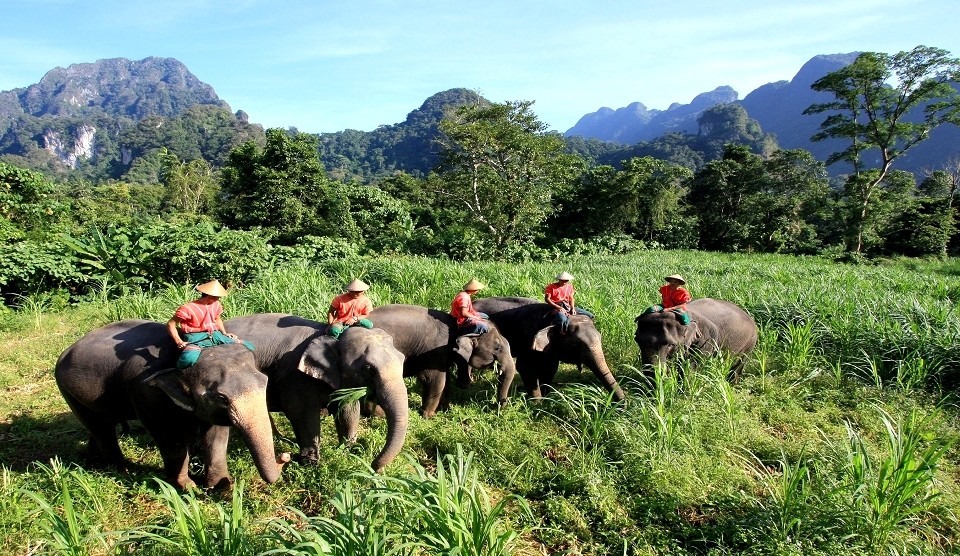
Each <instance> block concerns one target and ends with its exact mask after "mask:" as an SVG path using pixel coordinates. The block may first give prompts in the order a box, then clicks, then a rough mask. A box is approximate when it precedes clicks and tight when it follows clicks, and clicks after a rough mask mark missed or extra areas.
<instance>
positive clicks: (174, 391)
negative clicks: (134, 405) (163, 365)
mask: <svg viewBox="0 0 960 556" xmlns="http://www.w3.org/2000/svg"><path fill="white" fill-rule="evenodd" d="M144 382H146V383H147V384H149V385H150V386H154V387H156V388H159V389H160V390H163V392H164V393H165V394H166V395H167V396H170V399H171V400H172V401H173V403H175V404H177V405H178V406H180V407H182V408H183V409H186V410H187V411H189V412H191V413H193V411H194V406H193V398H192V397H191V396H190V391H189V389H188V388H187V383H186V382H184V380H183V374H181V373H179V372H177V369H163V370H162V371H157V372H156V373H154V374H152V375H150V376H149V377H147V378H146V379H145V380H144Z"/></svg>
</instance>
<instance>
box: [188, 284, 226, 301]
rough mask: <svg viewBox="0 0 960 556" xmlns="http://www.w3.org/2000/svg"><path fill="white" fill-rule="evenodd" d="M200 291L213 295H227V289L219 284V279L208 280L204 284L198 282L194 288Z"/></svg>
mask: <svg viewBox="0 0 960 556" xmlns="http://www.w3.org/2000/svg"><path fill="white" fill-rule="evenodd" d="M194 289H195V290H197V291H198V292H200V293H203V294H207V295H210V296H213V297H223V296H225V295H227V290H226V289H224V287H223V286H221V285H220V280H210V281H209V282H206V283H204V284H200V285H199V286H197V287H196V288H194Z"/></svg>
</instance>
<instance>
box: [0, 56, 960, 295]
mask: <svg viewBox="0 0 960 556" xmlns="http://www.w3.org/2000/svg"><path fill="white" fill-rule="evenodd" d="M958 68H960V63H958V61H957V60H956V59H954V58H950V57H949V56H948V53H946V52H945V51H942V50H939V49H935V48H929V47H917V48H916V49H914V50H913V51H911V52H908V53H900V54H898V55H885V54H878V53H866V54H864V55H861V56H860V57H859V58H858V59H857V61H856V62H854V63H853V64H851V65H849V66H847V67H845V68H843V69H841V70H838V71H836V72H833V73H831V74H829V75H827V76H825V77H824V78H822V79H821V80H819V81H817V82H816V83H814V85H813V87H814V89H816V90H818V91H823V92H829V93H831V94H832V95H833V96H834V97H835V98H836V99H837V101H836V102H833V103H825V104H821V105H813V106H811V107H810V108H809V109H808V111H809V113H811V114H821V115H822V116H823V118H824V123H823V125H822V126H821V132H820V134H819V135H820V136H819V137H815V139H833V140H836V139H841V140H844V141H845V142H846V144H849V145H850V147H849V148H847V149H845V150H843V151H840V152H837V153H835V155H834V156H832V157H831V158H830V159H829V160H827V162H826V163H829V164H833V163H842V164H846V165H849V166H850V167H851V168H852V169H853V170H852V172H851V173H849V174H844V175H842V176H838V177H834V178H830V177H829V175H828V173H827V169H826V163H824V162H820V161H818V160H816V159H815V158H814V157H813V156H812V155H811V154H810V153H809V152H807V151H805V150H802V149H780V148H778V146H777V143H776V140H775V138H774V137H772V136H770V135H769V134H766V133H764V132H763V130H762V129H761V128H760V126H759V124H757V122H756V121H754V120H752V119H750V118H749V116H748V115H747V113H746V111H745V110H744V109H743V108H742V107H741V106H739V105H736V104H722V105H718V106H715V107H713V108H711V109H708V110H706V111H704V112H703V113H702V114H701V115H700V117H699V118H698V120H697V122H698V131H697V133H696V134H684V133H672V134H668V135H665V136H663V137H661V138H659V139H656V140H654V141H650V142H640V143H637V144H635V145H630V146H622V145H614V144H611V143H604V142H601V141H595V140H583V139H579V138H564V137H562V136H560V135H559V134H557V133H554V132H548V131H547V130H546V126H545V124H543V123H542V122H541V121H539V119H538V118H537V116H536V114H535V113H534V111H533V103H532V102H530V101H507V102H504V103H491V102H489V101H487V100H485V99H483V98H481V97H479V96H478V95H476V94H475V93H472V92H470V91H467V90H463V89H455V90H451V91H447V92H446V93H441V94H438V95H435V96H434V97H431V98H430V99H428V100H427V102H425V103H424V105H423V106H422V107H421V108H420V109H419V110H416V111H414V112H412V113H411V114H410V116H409V117H408V118H407V120H406V121H405V122H403V123H402V124H397V125H395V126H382V127H381V128H380V129H378V130H376V131H374V132H371V133H363V132H354V131H350V130H348V131H344V132H340V133H336V134H323V135H320V136H317V135H311V134H306V133H301V132H299V131H297V130H296V129H286V130H283V129H268V130H263V129H262V128H261V127H260V126H257V125H252V124H250V123H249V122H247V120H246V117H245V115H244V114H243V113H242V112H238V113H236V114H234V113H231V112H230V110H229V108H228V107H225V106H221V105H218V104H215V103H213V104H195V105H193V106H190V107H187V108H184V109H183V110H180V111H173V112H176V115H170V116H161V115H151V116H147V117H143V118H141V119H139V120H136V119H134V118H132V117H131V119H130V120H129V121H128V122H127V123H126V124H125V125H120V126H118V127H117V128H116V129H115V130H114V132H113V133H112V134H107V135H108V136H112V137H114V138H115V140H114V141H113V142H109V141H106V142H104V141H101V142H99V143H98V144H97V149H98V151H97V153H96V156H92V157H90V158H88V159H82V160H78V161H77V162H76V164H75V166H74V167H72V168H66V169H65V168H64V167H63V166H62V165H58V164H57V162H56V160H54V159H53V158H52V157H51V155H50V153H49V150H45V149H40V148H38V147H36V143H35V142H33V141H32V140H31V139H30V138H32V137H35V136H36V135H37V134H43V133H50V130H51V129H53V128H54V127H56V129H58V130H60V131H61V132H63V133H66V134H68V135H69V134H70V133H73V134H74V136H76V133H77V131H78V130H77V129H76V126H80V124H79V123H76V125H75V127H74V128H71V127H70V126H71V125H72V124H70V122H69V119H68V120H63V119H60V120H57V121H56V122H54V121H53V120H49V119H48V120H44V119H43V118H41V117H38V118H35V119H34V120H30V121H32V122H33V124H31V125H34V127H32V128H30V127H29V126H28V125H26V124H24V125H21V126H19V127H17V126H13V127H12V128H11V130H12V131H8V132H7V133H6V134H5V136H4V137H3V138H2V141H4V142H5V145H7V146H9V145H19V147H18V148H19V150H17V149H14V151H13V152H15V153H16V154H7V155H4V157H3V162H0V241H3V243H4V245H5V248H4V250H3V252H2V253H0V292H2V294H3V296H4V297H5V301H6V302H7V303H11V302H15V301H16V299H18V296H25V295H31V294H36V293H38V292H59V293H57V294H56V295H58V296H60V297H63V298H69V297H76V296H83V295H102V294H103V293H105V292H112V291H123V290H126V289H129V288H138V287H150V286H152V285H156V284H161V283H185V282H196V281H198V280H203V279H205V278H207V277H210V276H218V277H220V278H221V279H223V280H225V281H227V282H232V283H241V282H243V281H244V280H247V279H249V278H250V277H251V276H252V275H254V274H255V273H256V272H258V271H259V270H260V269H262V268H264V267H266V266H267V265H269V264H271V262H272V263H279V262H288V261H308V262H309V261H313V260H317V259H323V258H340V257H350V256H355V255H369V254H378V255H390V254H413V255H423V256H431V257H437V256H440V257H448V258H451V259H455V260H478V259H481V260H482V259H485V258H492V257H498V258H506V259H513V260H539V259H546V258H551V257H555V256H557V255H558V254H565V255H570V254H586V253H595V252H626V251H631V250H636V249H644V248H646V249H655V248H684V249H701V250H713V251H729V252H769V253H792V254H826V255H829V256H833V257H835V258H839V259H843V260H865V259H866V258H875V257H882V256H892V255H907V256H934V257H943V256H946V255H950V254H954V253H956V252H957V250H958V249H960V237H957V229H956V225H955V222H956V219H957V214H956V207H955V206H954V198H955V196H956V193H957V185H958V183H960V161H953V162H948V163H946V164H945V165H944V167H943V168H940V169H937V170H935V171H930V172H929V173H928V175H923V176H916V175H914V174H911V173H907V172H902V171H898V170H897V166H896V162H897V159H898V157H900V156H901V155H902V154H903V153H905V152H907V151H908V150H909V149H910V148H911V147H912V146H913V145H915V144H918V143H920V142H921V141H923V140H924V139H925V138H926V137H928V136H929V132H930V131H931V130H932V129H934V128H936V127H939V126H941V125H955V124H956V122H957V121H958V113H960V100H958V98H960V97H958V94H957V92H956V90H955V89H954V88H953V87H952V86H951V83H952V82H954V81H956V79H957V76H958ZM898 79H899V81H897V80H898ZM891 80H892V81H894V82H896V86H891V85H889V83H890V82H891ZM904 92H909V93H910V94H902V93H904ZM167 104H171V103H170V102H168V103H167ZM917 107H922V108H923V113H924V117H923V119H921V120H919V121H916V119H913V120H907V119H906V118H904V116H903V115H904V114H905V113H907V112H909V111H910V109H912V108H917ZM173 112H171V113H173ZM864 114H866V115H867V116H866V117H865V116H864ZM870 118H873V119H870ZM104 125H110V124H109V123H108V122H104ZM878 129H882V130H887V131H884V132H883V133H877V131H876V130H878ZM98 136H99V134H98ZM8 152H10V151H9V149H8ZM874 160H877V161H878V162H877V163H874Z"/></svg>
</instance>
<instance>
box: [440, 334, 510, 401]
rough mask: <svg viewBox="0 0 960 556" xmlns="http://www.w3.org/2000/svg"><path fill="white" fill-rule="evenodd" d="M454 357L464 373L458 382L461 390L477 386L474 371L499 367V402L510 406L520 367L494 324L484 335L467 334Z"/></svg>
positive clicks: (457, 346)
mask: <svg viewBox="0 0 960 556" xmlns="http://www.w3.org/2000/svg"><path fill="white" fill-rule="evenodd" d="M453 353H454V355H455V356H456V358H457V359H458V360H457V361H456V363H457V367H458V368H459V369H460V372H459V376H458V380H459V383H460V386H461V387H466V386H469V385H470V384H471V383H472V382H473V374H472V370H473V369H486V368H488V367H491V366H493V364H494V363H499V365H500V385H499V387H498V389H497V401H499V402H500V403H501V404H502V403H506V401H507V395H508V393H509V390H510V385H511V384H512V383H513V378H514V376H516V374H517V367H516V364H515V363H514V361H513V353H512V352H511V351H510V343H509V342H507V339H506V338H504V337H503V335H501V334H500V331H499V330H497V327H496V326H494V325H493V324H492V323H491V325H490V330H488V331H487V332H485V333H483V334H465V335H463V336H460V337H458V338H457V342H456V345H455V346H454V348H453Z"/></svg>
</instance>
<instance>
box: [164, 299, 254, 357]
mask: <svg viewBox="0 0 960 556" xmlns="http://www.w3.org/2000/svg"><path fill="white" fill-rule="evenodd" d="M194 289H195V290H197V291H198V292H200V294H201V295H200V299H197V300H195V301H191V302H190V303H185V304H183V305H181V306H180V307H179V308H177V310H176V312H174V314H173V316H172V317H170V320H168V321H167V330H168V331H169V333H170V337H171V338H173V341H174V343H175V344H176V345H177V347H178V348H179V349H181V350H182V351H181V352H180V357H179V358H178V359H177V368H178V369H185V368H187V367H190V366H191V365H193V364H194V363H196V362H197V359H199V358H200V352H201V351H202V350H203V349H204V348H208V347H210V346H215V345H218V344H232V343H233V342H238V341H240V338H238V337H236V336H235V335H233V334H228V333H227V329H226V327H224V325H223V319H222V318H221V315H222V314H223V306H222V305H221V304H220V298H221V297H224V296H226V295H227V290H225V289H224V287H223V286H222V285H220V281H219V280H211V281H209V282H206V283H204V284H200V285H198V286H196V287H195V288H194ZM243 345H245V346H247V347H248V348H250V350H253V344H251V343H250V342H243Z"/></svg>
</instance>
